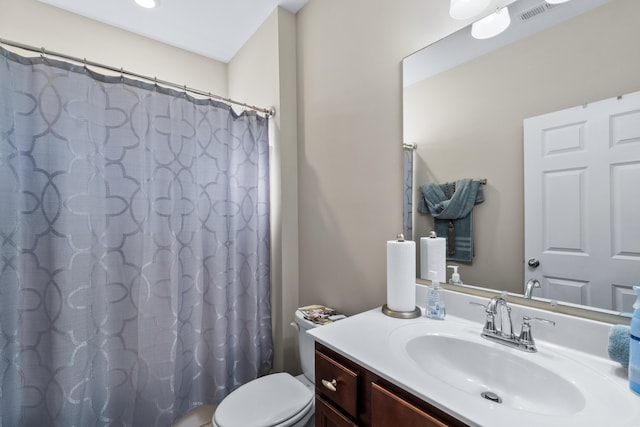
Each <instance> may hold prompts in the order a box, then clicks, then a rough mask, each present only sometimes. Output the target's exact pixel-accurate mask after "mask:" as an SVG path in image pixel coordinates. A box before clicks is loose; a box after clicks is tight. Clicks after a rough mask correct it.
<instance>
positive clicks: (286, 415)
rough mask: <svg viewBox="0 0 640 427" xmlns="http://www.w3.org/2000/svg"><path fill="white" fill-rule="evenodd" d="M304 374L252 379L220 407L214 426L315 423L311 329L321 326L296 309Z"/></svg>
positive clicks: (302, 426)
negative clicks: (309, 332)
mask: <svg viewBox="0 0 640 427" xmlns="http://www.w3.org/2000/svg"><path fill="white" fill-rule="evenodd" d="M292 325H294V326H296V327H297V329H298V352H299V354H300V365H301V366H302V372H303V373H302V374H301V375H298V376H297V377H293V376H292V375H290V374H288V373H285V372H280V373H276V374H269V375H265V376H264V377H260V378H257V379H255V380H253V381H250V382H248V383H246V384H244V385H242V386H240V387H238V388H237V389H236V390H234V391H233V392H231V393H230V394H229V395H228V396H227V397H225V398H224V400H223V401H222V402H220V404H219V405H218V407H217V408H216V410H215V412H214V414H213V418H212V420H211V424H212V425H213V427H258V426H260V427H308V426H313V423H314V417H313V414H314V409H315V403H314V395H315V391H314V387H315V386H314V365H315V362H314V340H313V338H312V337H311V336H310V335H308V334H307V332H306V331H307V330H309V329H311V328H315V327H317V326H320V325H318V324H316V323H313V322H311V321H309V320H307V319H305V318H304V316H303V315H302V313H301V312H300V311H298V310H296V315H295V323H292Z"/></svg>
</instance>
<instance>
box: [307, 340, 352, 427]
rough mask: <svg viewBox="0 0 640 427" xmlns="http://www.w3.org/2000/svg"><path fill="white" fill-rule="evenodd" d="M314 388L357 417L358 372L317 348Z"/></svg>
mask: <svg viewBox="0 0 640 427" xmlns="http://www.w3.org/2000/svg"><path fill="white" fill-rule="evenodd" d="M323 381H324V382H323ZM325 384H326V385H325ZM316 390H317V392H318V393H320V394H321V395H322V396H323V397H325V398H326V399H327V400H329V401H331V402H333V403H334V404H335V405H336V406H338V407H340V408H341V409H342V410H343V411H345V412H346V413H347V414H349V415H351V416H352V417H354V418H355V417H357V402H358V372H356V371H354V370H352V369H349V368H348V367H346V366H345V365H344V364H342V363H340V362H339V361H337V360H335V359H334V358H332V357H330V356H328V355H326V354H324V353H321V352H319V351H318V350H316Z"/></svg>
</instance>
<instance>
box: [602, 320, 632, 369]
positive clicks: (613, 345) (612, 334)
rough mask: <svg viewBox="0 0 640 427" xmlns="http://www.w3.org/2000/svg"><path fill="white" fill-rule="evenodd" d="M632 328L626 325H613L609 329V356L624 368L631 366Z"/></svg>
mask: <svg viewBox="0 0 640 427" xmlns="http://www.w3.org/2000/svg"><path fill="white" fill-rule="evenodd" d="M630 331H631V328H629V326H626V325H613V326H612V327H611V330H610V331H609V345H608V347H607V351H608V352H609V358H610V359H611V360H613V361H614V362H618V363H619V364H621V365H622V366H623V367H624V368H627V367H628V366H629V340H630Z"/></svg>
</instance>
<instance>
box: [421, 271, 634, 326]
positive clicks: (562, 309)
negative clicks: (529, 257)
mask: <svg viewBox="0 0 640 427" xmlns="http://www.w3.org/2000/svg"><path fill="white" fill-rule="evenodd" d="M416 283H417V284H419V285H425V286H429V285H431V281H430V280H425V279H421V278H419V277H418V278H416ZM440 286H441V287H442V288H443V289H446V290H448V291H453V292H460V293H463V294H467V295H474V296H479V297H483V298H493V297H496V296H500V295H501V294H502V291H497V290H494V289H488V288H487V289H484V288H476V287H473V286H470V285H467V286H465V285H462V286H461V285H450V284H448V283H441V284H440ZM505 299H506V300H507V302H510V303H512V304H518V305H522V306H526V307H532V308H538V309H541V310H546V311H550V312H553V313H559V314H565V315H568V316H575V317H581V318H584V319H589V320H595V321H598V322H603V323H608V324H611V325H630V324H631V318H627V317H625V316H621V315H619V314H615V313H607V312H603V311H598V310H594V309H593V308H580V307H574V306H568V305H564V304H562V303H561V302H559V303H558V304H557V305H554V306H552V305H551V304H550V303H549V302H548V301H542V300H537V299H528V298H524V297H522V296H518V295H514V294H507V297H506V298H505Z"/></svg>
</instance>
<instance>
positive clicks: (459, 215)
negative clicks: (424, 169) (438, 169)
mask: <svg viewBox="0 0 640 427" xmlns="http://www.w3.org/2000/svg"><path fill="white" fill-rule="evenodd" d="M420 191H421V192H422V197H421V198H420V204H419V206H418V211H419V212H421V213H430V214H431V215H432V216H433V218H434V231H435V232H436V234H437V235H438V237H444V238H445V239H447V261H458V262H468V263H470V262H472V261H473V206H474V205H475V204H476V203H482V202H483V201H484V194H483V192H482V184H481V183H480V181H478V180H471V179H461V180H459V181H456V182H455V183H446V184H436V183H427V184H423V185H421V186H420ZM451 228H453V230H454V234H455V238H454V242H453V244H450V243H451V242H449V231H450V229H451Z"/></svg>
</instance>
